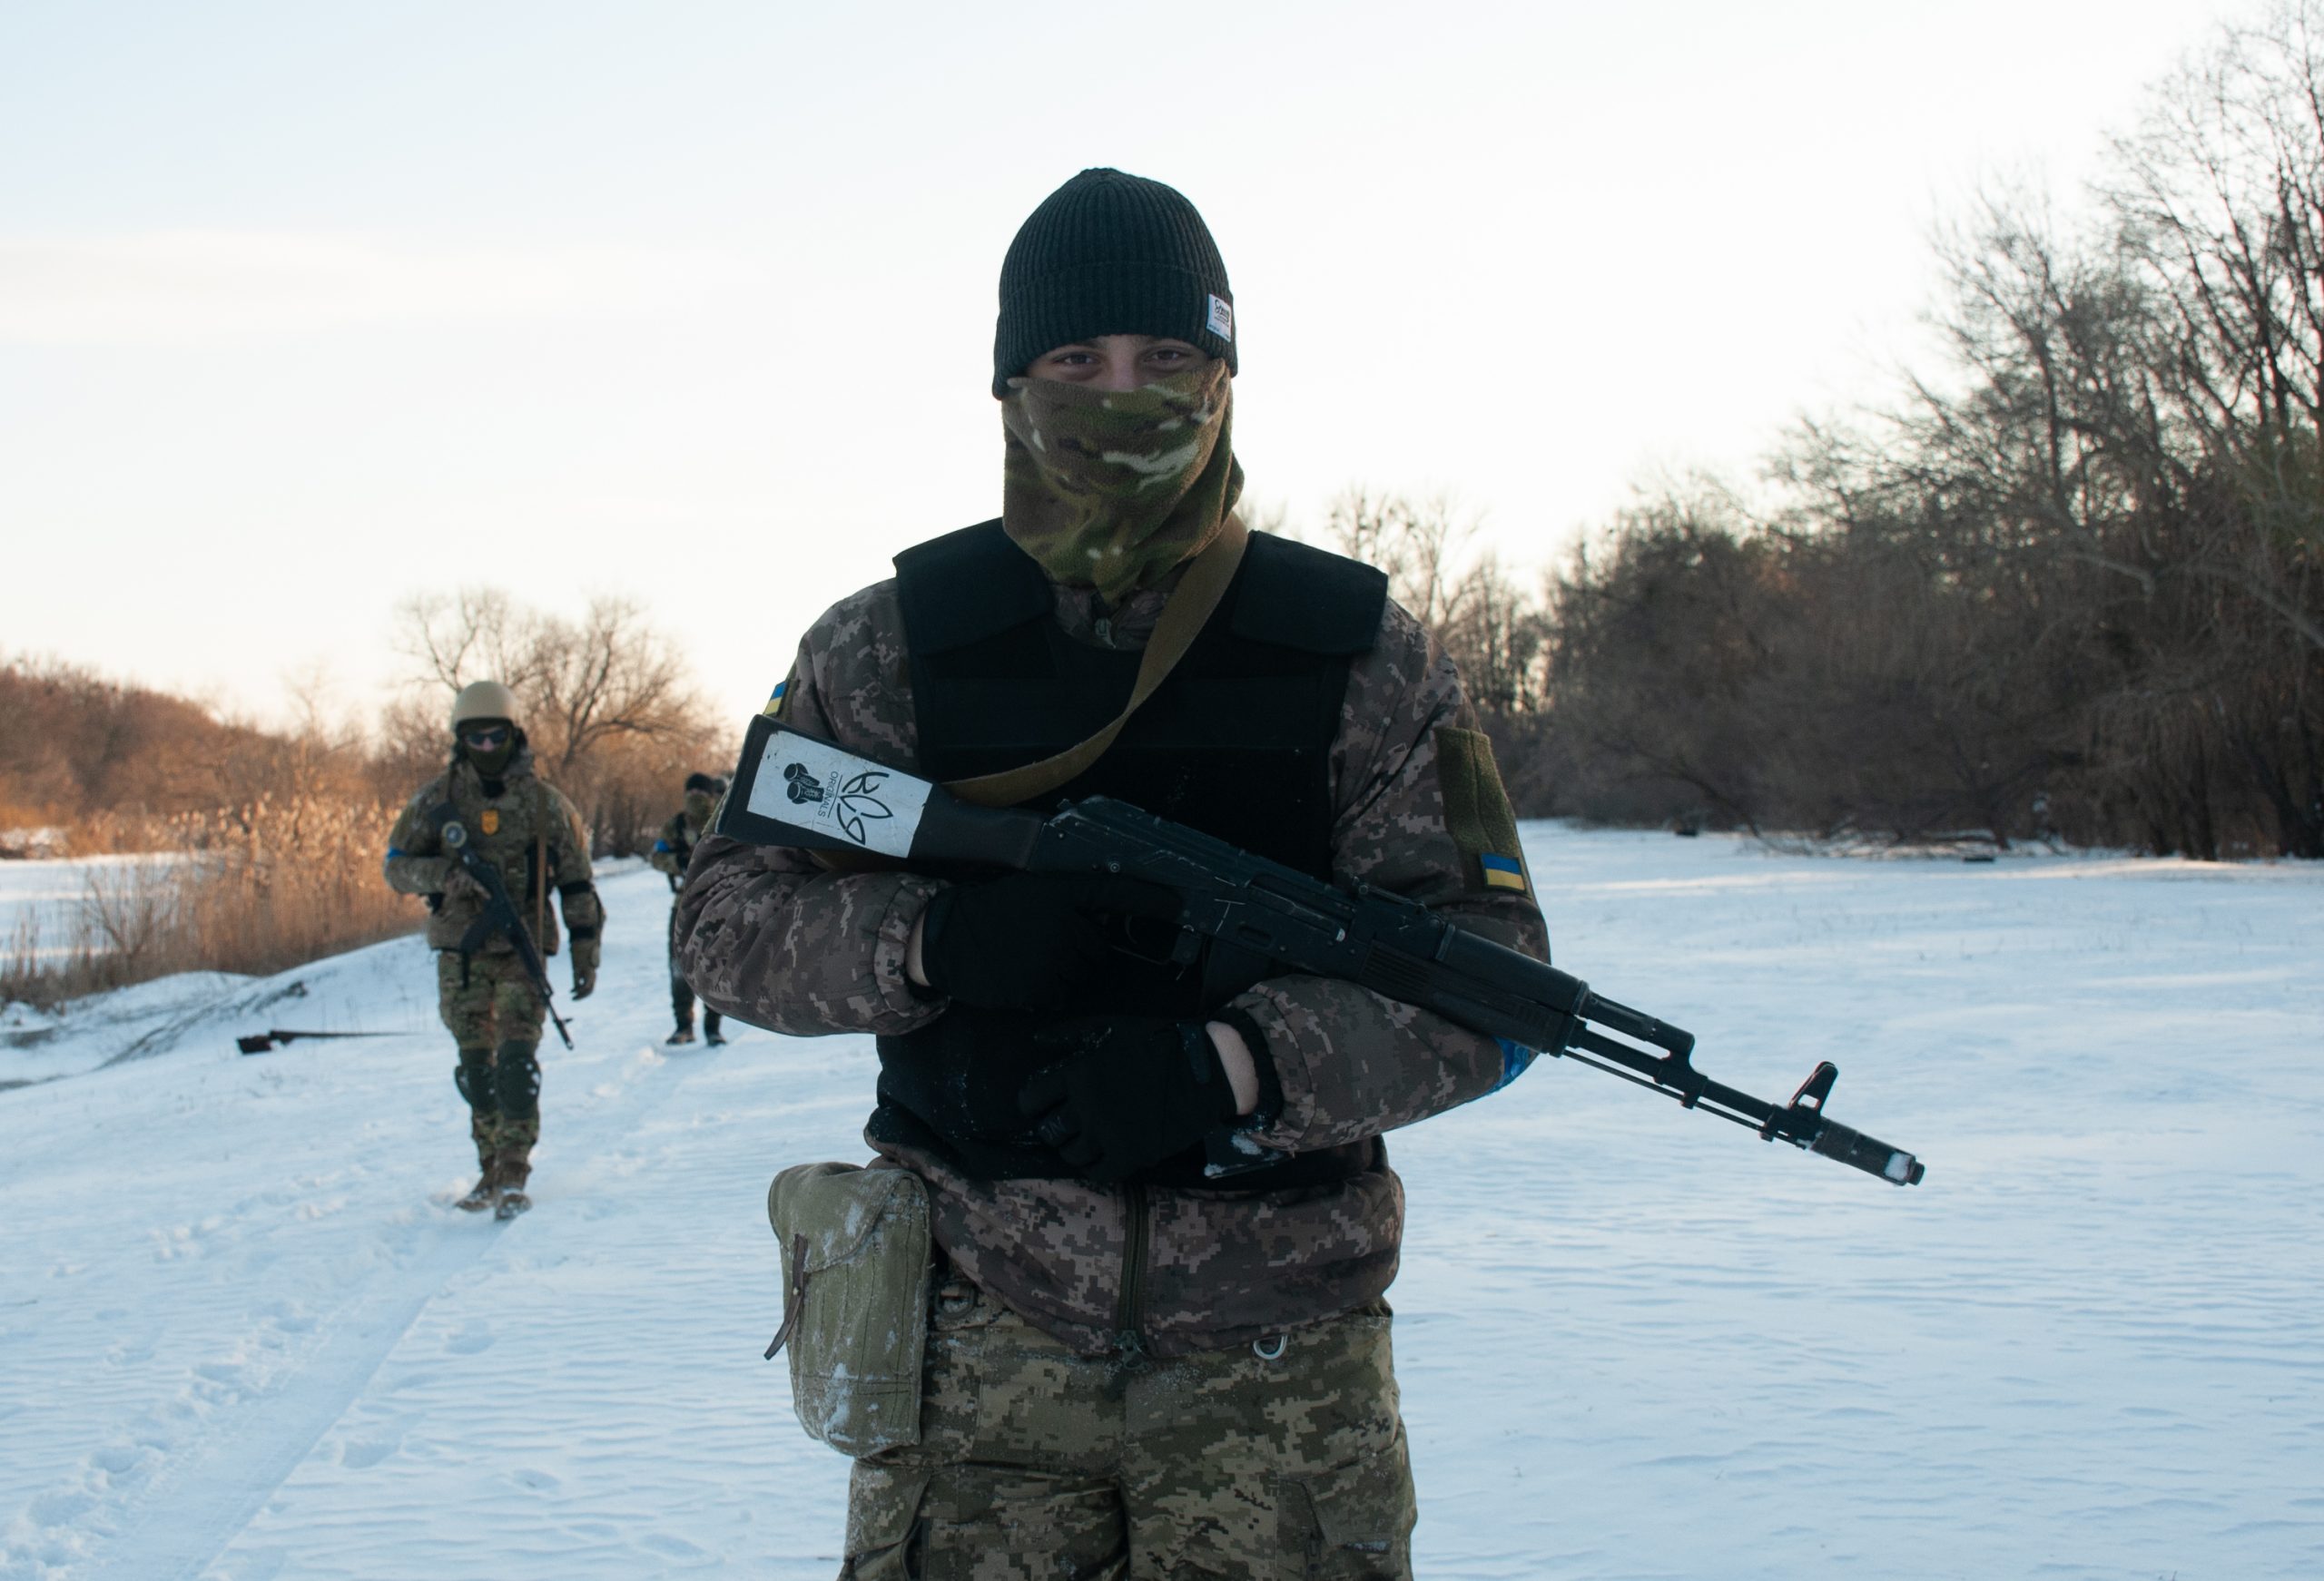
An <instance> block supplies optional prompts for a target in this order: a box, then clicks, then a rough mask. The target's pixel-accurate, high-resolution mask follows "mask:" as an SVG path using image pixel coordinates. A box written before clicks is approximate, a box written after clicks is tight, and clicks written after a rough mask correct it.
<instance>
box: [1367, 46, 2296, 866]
mask: <svg viewBox="0 0 2324 1581" xmlns="http://www.w3.org/2000/svg"><path fill="white" fill-rule="evenodd" d="M2319 34H2324V7H2319V5H2318V4H2317V3H2316V0H2286V3H2285V4H2282V5H2279V6H2278V7H2277V8H2276V9H2275V10H2274V11H2273V12H2271V13H2270V14H2269V15H2268V16H2267V17H2266V18H2265V19H2264V21H2263V22H2262V23H2261V24H2260V25H2257V26H2254V27H2249V28H2236V29H2230V30H2226V31H2224V32H2223V33H2222V34H2221V35H2220V37H2219V38H2218V40H2217V41H2216V42H2215V44H2213V45H2212V46H2211V49H2210V50H2209V51H2208V52H2207V53H2205V54H2203V55H2201V57H2200V58H2198V59H2196V60H2194V61H2192V62H2191V63H2190V64H2188V65H2186V66H2185V67H2183V68H2182V69H2181V71H2180V72H2179V73H2178V74H2175V75H2174V76H2172V77H2171V79H2169V80H2167V81H2166V82H2164V83H2162V84H2159V85H2158V86H2157V87H2156V89H2155V90H2154V91H2153V93H2152V95H2151V98H2150V103H2149V108H2148V111H2147V113H2146V114H2145V116H2144V117H2143V119H2142V122H2141V123H2140V124H2139V125H2138V126H2137V127H2136V128H2135V129H2134V130H2133V131H2132V132H2130V133H2126V134H2124V135H2122V137H2120V138H2118V139H2116V140H2115V141H2114V142H2113V143H2112V157H2111V161H2110V164H2109V170H2108V174H2107V176H2106V178H2105V180H2104V181H2103V182H2102V184H2100V185H2099V186H2098V187H2096V188H2095V189H2094V190H2093V191H2092V192H2091V193H2090V194H2089V199H2090V201H2089V202H2088V203H2087V205H2086V206H2085V208H2084V210H2083V211H2082V216H2081V217H2080V218H2078V219H2076V220H2074V221H2071V222H2068V221H2059V220H2057V219H2055V218H2054V217H2053V215H2052V214H2051V213H2050V212H2049V211H2048V210H2047V209H2046V207H2045V206H2044V205H2043V203H2042V202H2040V201H2038V200H2036V199H2033V198H2028V197H2024V196H2019V195H2016V194H1995V195H1989V196H1988V197H1987V198H1986V199H1985V200H1984V201H1983V203H1982V204H1981V206H1980V207H1979V208H1978V210H1977V211H1976V212H1974V214H1973V215H1972V216H1970V217H1969V218H1968V219H1967V220H1966V221H1964V222H1962V223H1961V224H1959V225H1958V226H1957V227H1956V228H1955V230H1954V231H1952V233H1951V234H1949V235H1948V236H1946V237H1945V239H1944V240H1943V241H1941V242H1940V243H1939V244H1938V246H1939V250H1940V258H1941V261H1942V264H1943V266H1944V269H1943V273H1944V280H1945V287H1944V291H1945V294H1944V296H1943V299H1942V300H1940V301H1939V302H1938V303H1937V304H1935V308H1934V309H1933V312H1932V318H1933V319H1934V322H1935V326H1936V328H1937V329H1939V331H1940V332H1941V338H1942V346H1943V355H1942V359H1941V361H1940V362H1939V363H1938V364H1937V365H1936V366H1933V367H1925V368H1912V369H1907V370H1905V374H1904V376H1903V378H1902V380H1901V381H1900V382H1901V384H1902V387H1903V394H1902V395H1901V397H1900V398H1897V399H1896V401H1895V402H1894V403H1893V405H1891V406H1890V407H1889V408H1887V409H1886V410H1877V411H1872V412H1866V413H1860V414H1857V415H1856V416H1854V417H1848V418H1846V419H1839V420H1824V421H1810V422H1803V423H1802V424H1801V425H1800V426H1799V427H1797V430H1796V431H1795V432H1793V433H1792V434H1791V435H1789V436H1788V437H1787V439H1786V440H1785V441H1784V443H1783V444H1782V445H1781V447H1779V449H1777V452H1776V453H1775V454H1774V455H1772V456H1771V457H1769V458H1768V467H1767V476H1766V479H1765V482H1766V484H1767V485H1768V486H1767V488H1766V489H1764V490H1762V491H1758V492H1757V493H1755V496H1754V499H1753V501H1752V502H1751V503H1748V504H1747V503H1746V501H1745V499H1744V498H1743V496H1742V495H1741V493H1740V491H1738V490H1735V489H1732V488H1729V487H1726V486H1721V485H1719V484H1718V482H1716V481H1714V480H1698V481H1696V482H1692V483H1689V484H1686V485H1681V486H1671V487H1666V488H1664V489H1662V490H1660V491H1659V492H1657V493H1654V494H1652V495H1649V496H1646V497H1644V498H1642V499H1641V501H1640V504H1639V505H1637V506H1635V507H1634V508H1631V509H1630V510H1627V511H1624V512H1622V513H1620V514H1619V515H1618V516H1617V517H1616V519H1615V520H1614V521H1612V522H1611V523H1610V524H1609V525H1607V526H1606V527H1604V528H1603V529H1602V530H1600V532H1598V533H1596V534H1593V535H1591V536H1590V538H1589V539H1587V540H1586V541H1585V543H1584V544H1583V545H1581V547H1580V548H1579V549H1578V550H1576V551H1575V553H1574V554H1573V555H1571V557H1570V558H1569V560H1568V561H1567V562H1566V564H1565V565H1563V566H1562V567H1561V569H1560V570H1559V571H1557V572H1556V573H1555V574H1553V575H1551V577H1549V578H1548V580H1547V583H1546V585H1545V586H1544V587H1543V589H1542V590H1541V593H1540V594H1532V593H1531V592H1528V591H1526V590H1525V589H1524V588H1523V587H1522V586H1521V584H1519V583H1517V582H1516V581H1515V580H1514V579H1512V577H1511V576H1510V575H1508V574H1506V573H1504V572H1502V570H1501V569H1500V568H1499V567H1498V566H1497V565H1492V564H1491V563H1490V562H1488V563H1486V564H1484V565H1480V566H1477V567H1474V568H1472V570H1471V571H1470V572H1469V573H1468V574H1466V575H1465V576H1464V577H1448V576H1446V575H1444V574H1443V572H1442V569H1441V566H1442V564H1443V555H1441V554H1436V553H1435V551H1437V550H1439V549H1440V548H1441V547H1442V546H1443V545H1445V544H1446V543H1447V542H1448V539H1449V538H1450V537H1452V536H1455V535H1454V534H1452V533H1451V532H1450V531H1449V530H1448V525H1447V524H1448V520H1449V517H1448V516H1447V513H1446V512H1445V511H1444V510H1443V508H1442V507H1434V506H1423V507H1415V506H1412V505H1410V504H1409V503H1408V502H1403V501H1396V500H1385V501H1384V500H1380V499H1376V498H1367V497H1365V496H1362V495H1351V496H1345V497H1344V499H1343V500H1342V501H1341V502H1340V503H1339V505H1338V506H1335V507H1334V512H1333V514H1332V517H1331V520H1330V522H1329V523H1328V524H1327V528H1326V536H1327V537H1329V538H1330V539H1331V540H1332V541H1334V543H1335V544H1338V545H1343V546H1345V547H1348V548H1351V549H1354V550H1356V551H1358V552H1364V551H1366V550H1370V551H1371V552H1372V554H1373V555H1374V557H1375V558H1381V559H1383V563H1384V564H1389V565H1391V569H1392V570H1397V571H1398V572H1399V577H1398V587H1399V591H1400V594H1401V595H1402V596H1403V597H1404V598H1405V599H1406V600H1407V601H1408V602H1415V603H1416V604H1432V603H1433V604H1434V607H1433V610H1432V611H1431V614H1430V615H1429V616H1428V617H1427V618H1430V619H1432V622H1433V624H1434V625H1435V627H1436V629H1437V630H1438V632H1439V633H1440V635H1441V636H1442V637H1443V640H1444V642H1445V643H1446V645H1447V646H1448V648H1450V649H1451V650H1452V653H1454V655H1455V656H1456V657H1457V658H1458V659H1460V660H1461V662H1462V667H1463V669H1464V671H1466V672H1467V673H1469V675H1470V676H1471V678H1472V692H1473V693H1474V694H1475V695H1476V697H1477V699H1478V701H1479V703H1480V706H1481V707H1482V709H1483V711H1484V712H1485V713H1486V714H1487V716H1488V721H1489V723H1490V726H1491V728H1492V731H1493V733H1494V735H1495V738H1496V740H1497V741H1498V742H1499V747H1500V751H1501V755H1502V767H1503V771H1504V774H1505V775H1506V777H1507V778H1508V779H1509V780H1510V781H1511V784H1512V791H1513V793H1514V795H1515V797H1516V799H1517V800H1518V803H1519V809H1520V810H1521V812H1524V813H1526V814H1529V815H1533V816H1541V815H1565V816H1573V817H1580V818H1586V819H1592V820H1603V821H1608V822H1613V823H1621V824H1645V825H1653V824H1661V823H1676V824H1679V825H1680V826H1682V827H1701V826H1709V827H1719V828H1735V829H1745V830H1753V831H1773V830H1782V831H1786V832H1793V831H1798V832H1805V833H1807V834H1810V835H1817V836H1824V837H1833V838H1853V839H1875V840H1893V841H1897V842H1907V841H1925V840H1946V839H1956V838H1962V837H1973V838H1979V839H1983V840H1992V841H1994V842H1997V843H2000V844H2002V845H2004V846H2006V845H2008V844H2010V843H2012V842H2014V841H2018V840H2026V839H2047V840H2063V841H2066V842H2070V843H2073V844H2076V845H2083V846H2102V847H2115V848H2128V849H2137V850H2143V851H2148V852H2152V853H2156V854H2162V853H2171V852H2179V853H2184V854H2186V855H2189V856H2192V857H2199V858H2203V859H2219V858H2226V857H2245V856H2269V855H2282V856H2292V857H2304V858H2309V859H2315V858H2320V857H2324V567H2319V553H2324V60H2319V50H2324V37H2319ZM1383 543H1385V544H1386V545H1389V552H1388V553H1387V554H1386V555H1384V556H1383V555H1382V554H1381V548H1380V546H1381V545H1382V544H1383ZM1399 550H1401V552H1402V553H1403V556H1404V559H1405V561H1406V562H1407V564H1405V565H1402V566H1399V565H1395V564H1394V562H1395V560H1396V557H1397V553H1398V552H1399ZM1415 566H1420V567H1424V568H1425V569H1424V570H1423V571H1418V572H1416V571H1415V569H1414V567H1415ZM1432 590H1433V591H1434V592H1435V593H1436V594H1437V595H1438V596H1436V597H1435V598H1434V599H1432V597H1431V593H1432Z"/></svg>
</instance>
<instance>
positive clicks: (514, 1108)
mask: <svg viewBox="0 0 2324 1581" xmlns="http://www.w3.org/2000/svg"><path fill="white" fill-rule="evenodd" d="M492 1076H493V1083H492V1085H493V1094H494V1095H495V1096H496V1097H497V1099H498V1100H499V1104H500V1126H499V1132H498V1135H497V1146H496V1147H495V1149H494V1151H493V1155H492V1177H493V1183H494V1184H495V1186H496V1187H497V1190H498V1194H497V1196H496V1197H495V1199H494V1201H493V1204H492V1213H493V1216H494V1217H495V1218H499V1219H513V1218H515V1217H516V1216H517V1214H519V1213H523V1212H524V1211H525V1210H526V1209H527V1208H529V1207H531V1206H532V1205H533V1199H532V1198H530V1197H528V1196H527V1195H526V1194H525V1182H526V1181H527V1180H528V1179H529V1178H531V1175H532V1173H533V1144H534V1143H535V1142H537V1141H538V1140H539V1139H540V1134H541V1066H540V1061H539V1060H538V1059H537V1058H536V1057H535V1055H534V1046H533V1045H532V1044H529V1043H517V1042H508V1043H504V1044H502V1045H501V1046H500V1052H499V1053H498V1055H497V1056H495V1058H494V1060H493V1062H492Z"/></svg>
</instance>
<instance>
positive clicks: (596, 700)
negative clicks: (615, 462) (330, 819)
mask: <svg viewBox="0 0 2324 1581" xmlns="http://www.w3.org/2000/svg"><path fill="white" fill-rule="evenodd" d="M399 613H400V617H401V624H400V627H399V635H398V641H397V647H398V650H399V652H401V653H403V654H404V655H405V656H406V657H407V658H408V659H409V661H410V664H411V668H410V671H409V677H408V680H409V685H408V688H407V692H406V694H405V696H404V697H403V698H402V699H400V700H399V702H397V703H396V704H395V705H394V706H393V707H391V708H390V709H389V713H388V715H387V717H386V719H385V720H384V721H383V725H384V734H385V735H386V737H387V739H388V741H389V749H388V754H387V755H389V756H392V757H394V758H396V759H398V760H399V762H401V763H404V764H406V765H408V766H417V765H418V764H420V763H426V762H439V761H441V756H442V744H441V743H442V741H443V739H444V732H443V726H442V723H441V721H442V718H443V714H442V712H441V703H442V702H444V701H446V700H447V699H448V693H449V692H452V691H455V690H457V689H458V688H459V687H461V686H463V685H466V684H467V683H468V682H471V681H476V680H480V679H486V678H489V679H492V680H496V681H499V682H504V683H505V684H507V686H508V687H509V689H510V690H511V691H513V692H516V693H517V699H518V701H519V702H520V703H521V704H522V706H523V708H524V711H525V728H526V734H527V738H528V739H529V740H530V741H531V742H532V745H533V751H534V754H535V756H536V758H537V761H539V762H540V763H541V765H542V767H543V769H544V771H547V773H548V774H549V775H550V776H551V777H552V778H554V779H555V780H556V781H557V783H558V785H559V786H560V788H562V789H563V790H565V791H566V794H568V795H569V796H572V797H573V798H574V799H575V800H576V803H577V804H578V805H579V807H580V808H581V810H582V815H583V817H584V819H585V820H586V821H587V822H588V823H589V825H590V828H591V833H592V839H593V842H594V843H595V844H596V845H597V846H598V847H599V848H600V849H607V850H612V851H615V852H624V851H627V850H629V849H633V848H634V847H635V843H636V841H637V840H638V839H639V838H640V833H641V830H644V829H648V828H650V827H651V823H648V822H645V820H647V819H648V818H649V817H651V819H652V821H653V822H658V821H659V817H660V816H662V814H656V813H655V811H654V810H655V809H656V808H659V807H660V806H662V804H663V803H664V802H667V803H669V804H670V805H671V806H675V802H676V794H677V792H676V789H675V787H676V783H677V781H679V780H682V779H683V778H684V775H685V774H686V773H687V772H689V771H691V770H693V769H694V768H699V767H704V766H705V765H706V763H707V762H708V761H712V760H714V758H715V756H716V755H717V751H718V742H719V738H718V732H717V731H716V729H715V727H714V722H712V720H711V718H710V715H709V712H708V709H707V707H706V705H705V704H704V702H703V700H702V698H701V697H700V695H699V693H697V692H695V690H694V685H693V682H692V681H691V679H690V677H689V676H688V673H687V670H686V665H685V661H684V657H683V655H682V654H680V653H679V652H678V650H677V648H676V647H675V644H674V643H671V642H670V641H669V639H668V638H666V637H665V636H664V635H663V634H662V633H660V632H658V631H656V630H655V629H654V627H653V626H652V625H651V624H649V623H648V622H647V621H646V619H645V613H644V611H643V610H642V609H641V608H640V607H639V606H638V605H637V604H635V603H634V602H633V601H631V600H628V599H624V598H612V597H600V598H596V599H593V600H591V601H590V603H589V605H588V607H587V609H586V611H585V612H584V613H583V614H582V615H581V617H580V618H579V619H578V620H567V619H565V618H564V617H562V616H558V615H556V614H548V613H546V612H544V611H540V610H537V609H534V608H531V607H529V606H527V605H525V604H519V603H517V601H516V600H515V599H513V598H511V597H510V596H509V595H508V594H506V593H504V592H502V591H500V590H499V589H497V588H468V589H464V590H463V591H461V592H460V593H458V594H452V595H448V596H444V595H438V596H434V597H426V598H418V599H413V600H411V601H410V602H409V603H407V604H404V605H403V607H402V609H401V611H400V612H399ZM407 771H409V768H408V769H407Z"/></svg>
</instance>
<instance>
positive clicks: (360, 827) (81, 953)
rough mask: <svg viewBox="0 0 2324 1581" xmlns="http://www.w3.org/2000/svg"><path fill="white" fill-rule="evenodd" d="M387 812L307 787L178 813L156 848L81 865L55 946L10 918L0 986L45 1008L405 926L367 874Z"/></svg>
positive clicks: (272, 967) (413, 904)
mask: <svg viewBox="0 0 2324 1581" xmlns="http://www.w3.org/2000/svg"><path fill="white" fill-rule="evenodd" d="M394 814H395V810H394V809H393V808H391V807H388V806H383V805H377V804H374V805H370V806H353V805H350V804H348V803H346V802H344V801H341V800H336V799H335V798H332V797H330V796H328V795H323V794H314V793H310V794H308V795H303V796H290V797H281V798H276V797H265V798H261V799H260V800H257V801H253V802H250V803H246V804H244V805H242V806H241V807H236V808H231V809H224V810H219V811H216V812H212V813H198V814H185V815H182V816H181V817H179V818H178V819H176V820H172V825H171V834H172V852H171V854H170V855H169V856H168V857H167V858H161V859H151V860H145V861H138V862H132V863H124V864H122V865H119V866H107V867H104V868H100V869H95V870H94V871H93V872H92V873H91V875H90V877H89V879H88V882H87V889H86V891H85V892H84V895H83V898H82V899H81V902H80V904H79V906H78V908H77V909H76V913H75V915H74V919H73V921H72V923H71V924H70V925H69V931H68V935H67V937H66V938H65V939H64V941H63V942H62V945H61V947H60V948H43V945H44V941H43V939H42V938H41V932H40V929H39V927H38V925H37V923H36V922H35V921H34V919H32V918H25V919H24V920H23V921H21V922H20V923H19V924H18V926H17V928H16V929H15V937H14V938H12V939H11V941H10V946H9V949H8V953H7V957H6V960H5V964H0V993H5V996H6V997H9V998H12V999H21V1000H24V1001H26V1002H27V1003H30V1004H33V1005H34V1006H36V1007H50V1006H54V1005H56V1004H59V1003H62V1002H64V1001H66V1000H70V999H74V998H78V997H82V996H83V995H85V994H91V993H95V992H99V991H102V990H103V989H107V988H116V987H123V986H126V985H128V984H131V983H138V982H145V981H149V980H151V979H153V978H154V977H168V976H171V975H173V974H175V973H179V972H192V971H215V972H235V973H242V974H248V975H251V976H264V975H267V974H270V973H273V972H278V971H283V970H286V969H288V968H290V967H295V966H299V965H301V964H303V963H305V962H307V961H310V960H314V959H318V958H320V957H323V956H328V955H334V954H337V953H339V952H340V951H342V950H347V949H352V948H358V947H359V946H361V945H365V944H370V943H374V942H376V941H378V940H379V939H382V938H392V937H394V936H396V935H399V934H402V933H409V932H410V931H412V930H413V929H414V928H418V927H419V923H420V921H421V912H420V908H419V903H418V902H417V901H415V900H413V899H411V898H409V897H408V896H403V895H398V894H396V893H395V892H393V891H392V890H390V889H388V888H387V887H386V886H385V885H384V884H382V883H380V881H379V853H380V851H381V850H383V849H385V848H386V844H387V836H388V830H389V826H390V825H391V824H392V823H393V821H394Z"/></svg>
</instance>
